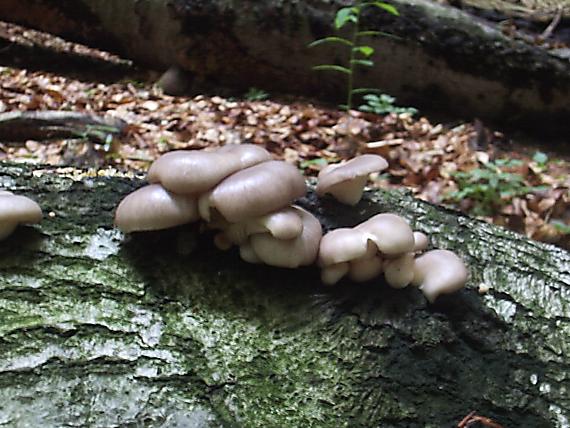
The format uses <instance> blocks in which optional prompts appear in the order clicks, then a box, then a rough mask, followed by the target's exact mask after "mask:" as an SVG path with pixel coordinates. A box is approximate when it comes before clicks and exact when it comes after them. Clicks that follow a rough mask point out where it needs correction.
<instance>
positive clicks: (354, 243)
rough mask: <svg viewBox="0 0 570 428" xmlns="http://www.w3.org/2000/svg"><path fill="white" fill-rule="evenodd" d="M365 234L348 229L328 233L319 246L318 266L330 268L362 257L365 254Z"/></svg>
mask: <svg viewBox="0 0 570 428" xmlns="http://www.w3.org/2000/svg"><path fill="white" fill-rule="evenodd" d="M367 243H368V238H367V237H366V234H365V233H363V232H361V231H359V230H357V229H350V228H346V227H343V228H340V229H334V230H331V231H330V232H328V233H327V234H326V235H325V236H323V239H321V244H320V246H319V265H320V266H322V267H326V266H331V265H334V264H337V263H344V262H349V261H351V260H355V259H358V258H359V257H364V256H365V255H366V253H367V248H368V247H367Z"/></svg>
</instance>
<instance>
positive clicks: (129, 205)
mask: <svg viewBox="0 0 570 428" xmlns="http://www.w3.org/2000/svg"><path fill="white" fill-rule="evenodd" d="M198 219H199V216H198V207H197V202H196V199H195V198H193V197H191V196H187V195H176V194H174V193H171V192H169V191H168V190H166V189H165V188H163V187H162V186H160V185H158V184H151V185H148V186H145V187H141V188H140V189H138V190H136V191H134V192H133V193H131V194H130V195H127V197H126V198H125V199H123V200H122V201H121V203H120V204H119V206H118V207H117V211H116V213H115V225H117V227H118V228H119V229H121V230H122V231H123V232H125V233H129V232H136V231H145V230H159V229H167V228H169V227H174V226H178V225H181V224H185V223H190V222H193V221H197V220H198Z"/></svg>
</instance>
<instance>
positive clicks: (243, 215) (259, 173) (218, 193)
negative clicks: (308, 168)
mask: <svg viewBox="0 0 570 428" xmlns="http://www.w3.org/2000/svg"><path fill="white" fill-rule="evenodd" d="M306 192H307V186H306V184H305V180H304V179H303V176H302V175H301V173H300V172H299V171H298V170H297V168H295V167H294V166H293V165H290V164H288V163H287V162H282V161H268V162H263V163H260V164H257V165H255V166H252V167H249V168H246V169H243V170H241V171H239V172H236V173H235V174H232V175H230V176H229V177H227V178H226V179H225V180H223V181H222V182H221V183H220V184H218V185H217V186H216V187H215V188H214V189H213V190H212V191H211V192H210V194H209V196H208V197H207V201H206V202H205V203H204V204H203V200H204V199H205V198H206V197H204V198H200V199H201V200H200V204H201V207H200V210H201V211H200V212H201V213H202V216H203V217H204V212H205V211H208V212H209V210H210V208H211V207H214V208H216V209H217V210H218V212H219V213H220V214H221V215H222V216H223V217H224V218H225V219H226V220H228V221H230V222H232V223H239V222H243V221H246V220H248V219H251V218H254V217H259V216H262V215H265V214H268V213H270V212H272V211H277V210H279V209H281V208H284V207H286V206H287V205H289V204H290V203H291V202H292V201H293V200H295V199H297V198H300V197H301V196H303V195H305V193H306ZM204 205H208V206H207V208H204ZM207 216H208V215H207ZM207 216H206V217H207Z"/></svg>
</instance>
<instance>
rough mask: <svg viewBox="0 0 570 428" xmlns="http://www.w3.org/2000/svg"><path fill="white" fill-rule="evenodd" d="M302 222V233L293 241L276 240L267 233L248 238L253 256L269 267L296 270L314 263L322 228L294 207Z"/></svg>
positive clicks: (313, 218) (309, 216) (308, 214)
mask: <svg viewBox="0 0 570 428" xmlns="http://www.w3.org/2000/svg"><path fill="white" fill-rule="evenodd" d="M295 209H296V210H297V211H298V214H299V216H300V218H301V220H302V221H303V232H302V233H301V235H299V236H297V237H296V238H293V239H277V238H275V237H273V236H271V234H269V233H258V234H255V235H251V236H250V237H249V243H250V244H251V247H252V248H253V251H254V253H255V255H256V256H257V257H258V258H259V259H260V260H261V261H262V262H263V263H265V264H268V265H270V266H278V267H286V268H296V267H299V266H306V265H310V264H312V263H314V261H315V260H316V258H317V253H318V251H319V242H320V240H321V237H322V227H321V223H319V220H317V219H316V218H315V216H313V215H312V214H311V213H309V212H307V211H305V210H304V209H302V208H299V207H295Z"/></svg>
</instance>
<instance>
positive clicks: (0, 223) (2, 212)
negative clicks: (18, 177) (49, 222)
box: [0, 190, 42, 239]
mask: <svg viewBox="0 0 570 428" xmlns="http://www.w3.org/2000/svg"><path fill="white" fill-rule="evenodd" d="M1 192H2V193H0V239H4V238H6V237H8V236H9V235H10V234H11V233H12V232H13V231H14V230H15V229H16V227H17V226H18V224H31V223H39V222H40V221H41V220H42V209H41V208H40V206H39V205H38V204H37V203H36V202H34V201H32V200H31V199H30V198H27V197H25V196H19V195H14V194H12V193H11V192H8V191H6V190H2V191H1Z"/></svg>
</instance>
